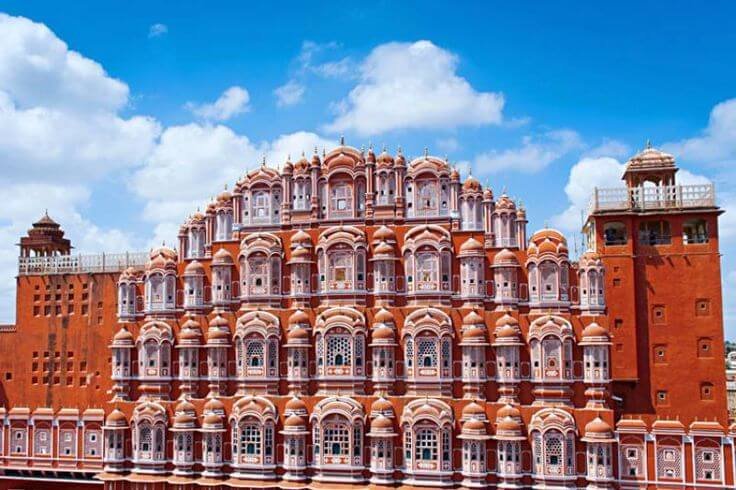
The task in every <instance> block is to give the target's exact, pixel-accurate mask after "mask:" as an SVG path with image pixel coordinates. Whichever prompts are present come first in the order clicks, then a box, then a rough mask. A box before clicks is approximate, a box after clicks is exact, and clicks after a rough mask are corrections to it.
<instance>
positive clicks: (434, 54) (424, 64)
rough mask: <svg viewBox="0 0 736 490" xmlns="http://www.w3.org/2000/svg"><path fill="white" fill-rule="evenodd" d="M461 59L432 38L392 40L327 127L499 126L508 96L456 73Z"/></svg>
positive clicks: (372, 57)
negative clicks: (484, 89)
mask: <svg viewBox="0 0 736 490" xmlns="http://www.w3.org/2000/svg"><path fill="white" fill-rule="evenodd" d="M458 61H459V60H458V57H457V56H456V55H455V54H453V53H451V52H449V51H447V50H444V49H442V48H440V47H438V46H435V45H434V44H432V43H431V42H430V41H417V42H415V43H387V44H383V45H380V46H378V47H376V48H375V49H373V51H371V53H370V54H369V55H368V57H367V58H366V59H365V60H364V61H363V62H362V63H361V65H360V77H359V82H358V85H356V86H355V87H354V88H353V89H352V90H351V91H350V93H349V94H348V96H347V98H345V99H343V100H342V101H340V102H339V103H337V104H336V105H335V106H334V107H335V108H336V110H337V112H338V114H337V117H336V119H335V120H334V121H332V122H331V123H330V124H328V125H327V126H326V129H327V130H328V131H332V132H334V131H355V132H356V133H358V134H360V135H374V134H379V133H383V132H387V131H391V130H396V129H430V128H453V127H457V126H463V125H474V126H477V125H483V124H499V123H501V121H502V110H503V106H504V98H503V96H502V95H501V94H499V93H494V92H478V91H477V90H476V89H474V88H473V87H472V86H471V85H470V83H468V81H467V80H465V79H464V78H462V77H460V76H459V75H458V74H457V66H458Z"/></svg>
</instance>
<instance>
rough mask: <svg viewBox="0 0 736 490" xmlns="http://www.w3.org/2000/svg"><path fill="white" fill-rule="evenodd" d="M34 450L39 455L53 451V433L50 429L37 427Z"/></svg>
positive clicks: (45, 454)
mask: <svg viewBox="0 0 736 490" xmlns="http://www.w3.org/2000/svg"><path fill="white" fill-rule="evenodd" d="M33 444H34V446H35V447H34V451H35V453H36V454H38V455H42V456H48V455H49V454H50V453H51V435H50V432H49V430H48V429H40V428H36V433H35V439H34V443H33Z"/></svg>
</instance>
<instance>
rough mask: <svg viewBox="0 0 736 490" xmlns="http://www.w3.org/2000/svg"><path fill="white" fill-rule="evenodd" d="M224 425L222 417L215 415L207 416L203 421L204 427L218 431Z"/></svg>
mask: <svg viewBox="0 0 736 490" xmlns="http://www.w3.org/2000/svg"><path fill="white" fill-rule="evenodd" d="M222 425H223V424H222V417H221V416H220V415H216V414H214V413H210V414H207V415H205V416H204V420H202V427H208V428H212V429H217V428H220V427H222Z"/></svg>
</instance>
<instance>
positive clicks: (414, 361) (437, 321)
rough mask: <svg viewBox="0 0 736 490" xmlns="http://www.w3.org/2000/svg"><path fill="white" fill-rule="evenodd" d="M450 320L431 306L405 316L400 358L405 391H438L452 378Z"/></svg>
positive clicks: (443, 389)
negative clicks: (405, 381) (403, 363)
mask: <svg viewBox="0 0 736 490" xmlns="http://www.w3.org/2000/svg"><path fill="white" fill-rule="evenodd" d="M453 333H454V331H453V329H452V322H451V320H450V319H449V317H448V316H447V315H446V314H445V313H443V312H442V311H440V310H437V309H435V308H427V309H420V310H416V311H414V312H412V313H411V314H409V315H408V316H407V317H406V320H405V322H404V330H403V343H404V361H405V366H406V376H407V378H408V382H409V387H408V388H409V390H410V391H412V392H416V393H418V394H425V393H430V392H431V393H441V392H443V391H446V389H447V386H445V384H446V383H448V384H449V383H451V380H452V376H453V375H452V335H453Z"/></svg>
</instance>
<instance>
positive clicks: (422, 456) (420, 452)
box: [414, 429, 438, 462]
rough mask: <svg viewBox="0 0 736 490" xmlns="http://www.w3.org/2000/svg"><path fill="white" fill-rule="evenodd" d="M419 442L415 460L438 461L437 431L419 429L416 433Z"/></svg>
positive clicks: (417, 442) (416, 445)
mask: <svg viewBox="0 0 736 490" xmlns="http://www.w3.org/2000/svg"><path fill="white" fill-rule="evenodd" d="M416 435H417V441H416V444H415V448H414V458H415V459H416V460H417V461H424V462H429V461H437V455H438V449H437V431H436V430H435V429H419V430H417V431H416Z"/></svg>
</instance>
